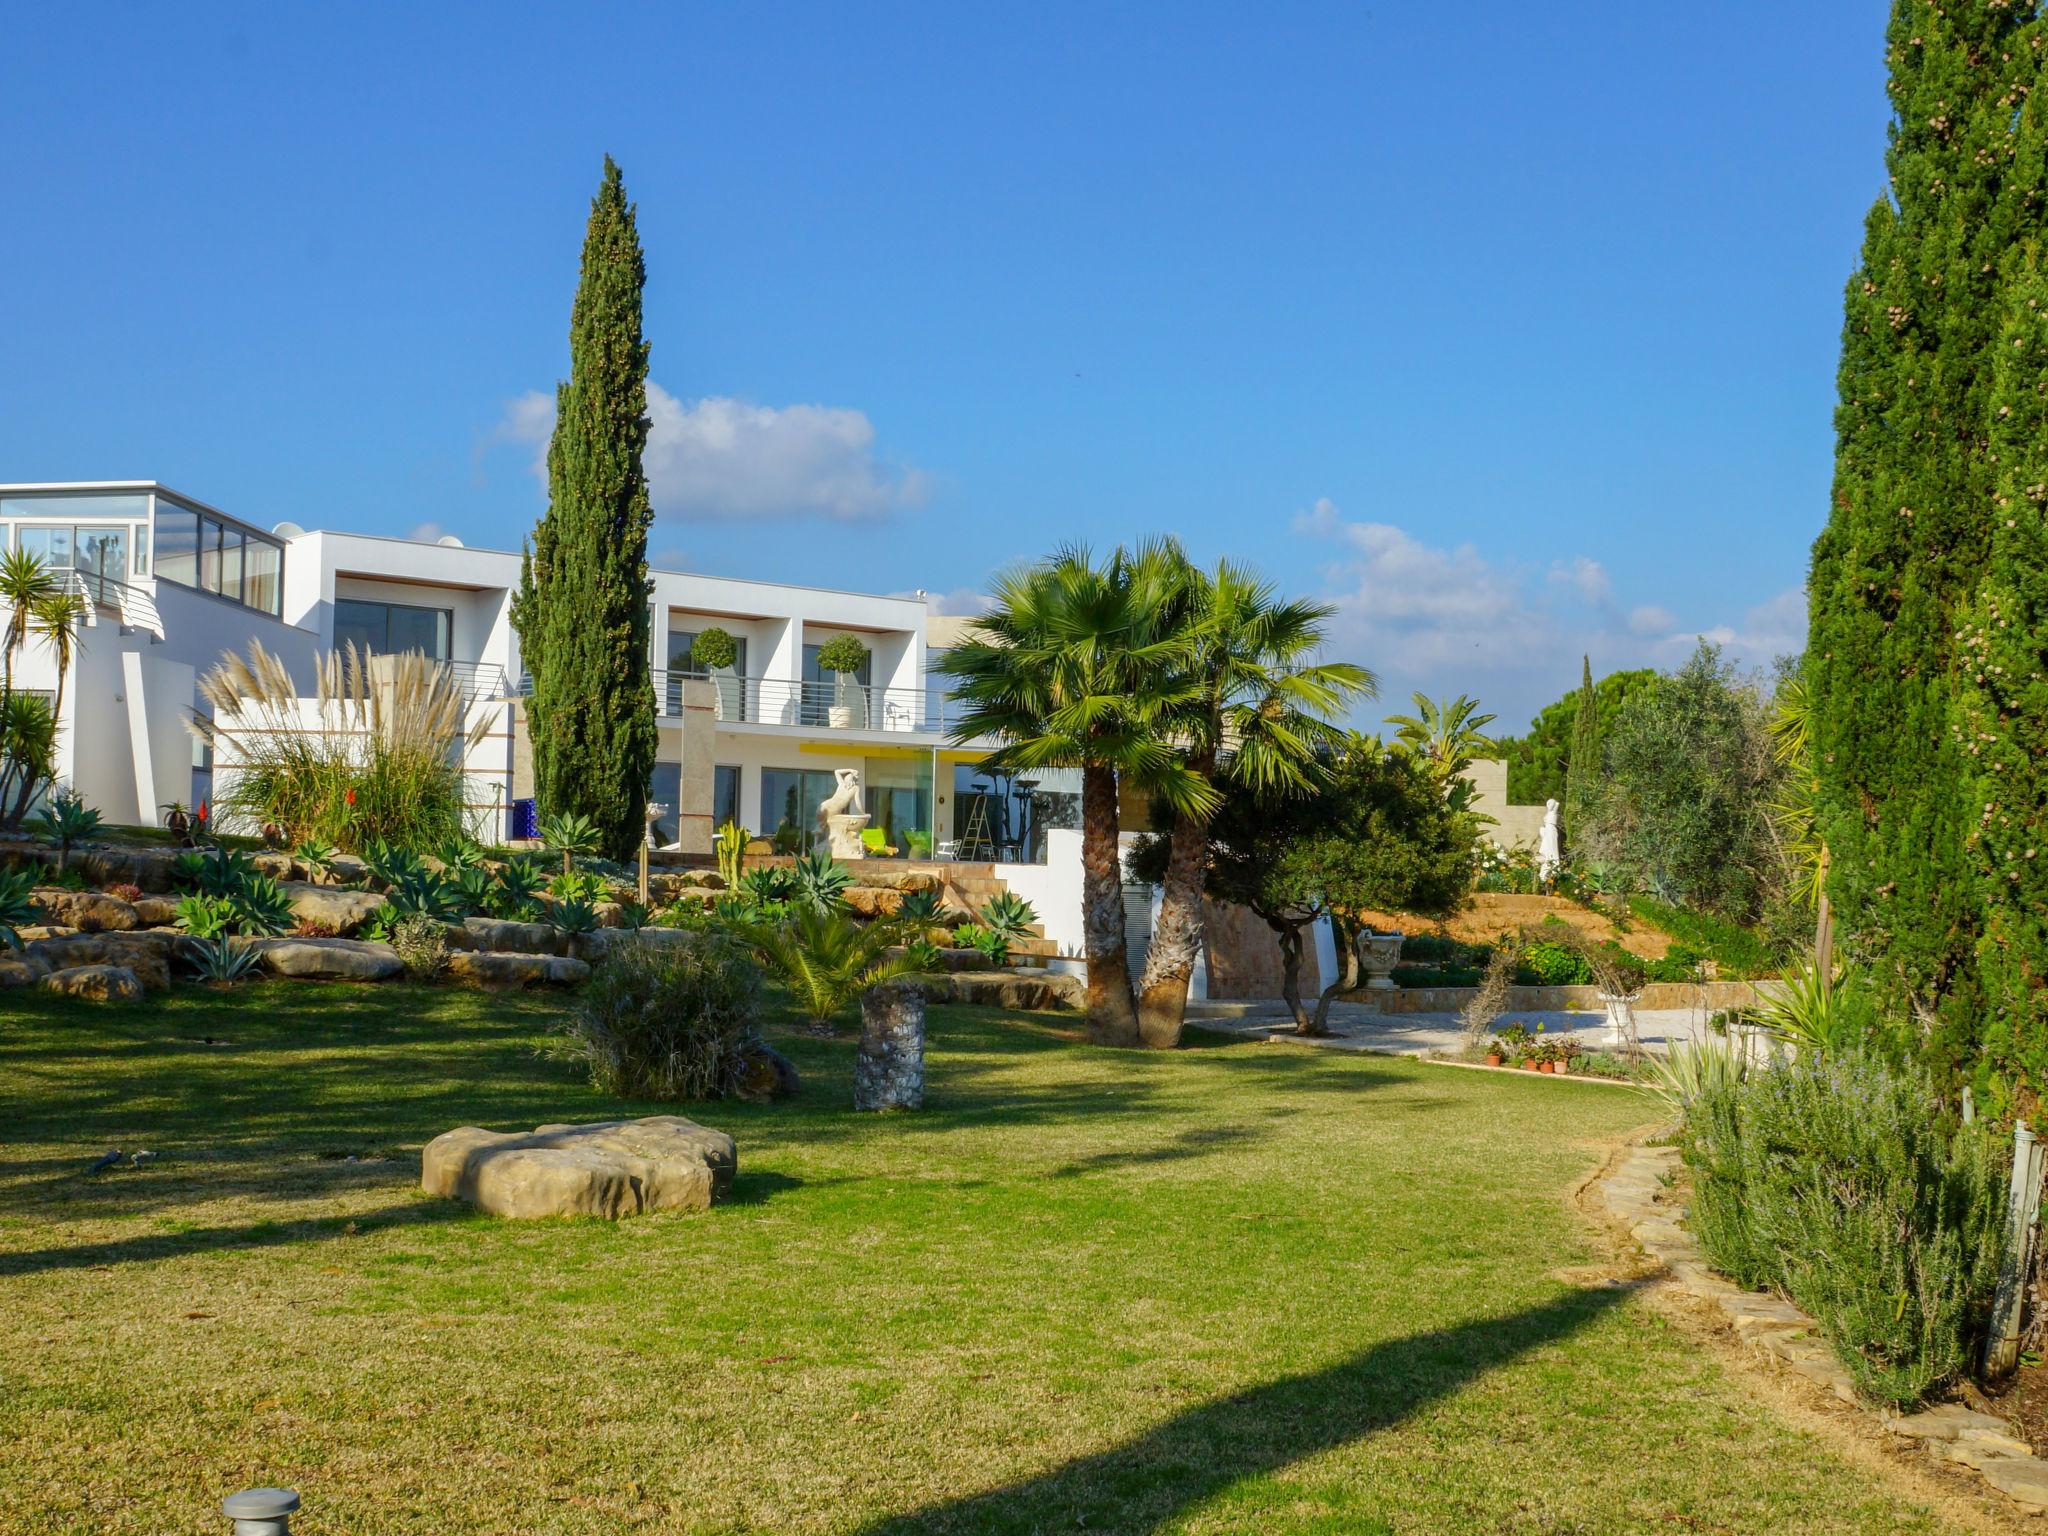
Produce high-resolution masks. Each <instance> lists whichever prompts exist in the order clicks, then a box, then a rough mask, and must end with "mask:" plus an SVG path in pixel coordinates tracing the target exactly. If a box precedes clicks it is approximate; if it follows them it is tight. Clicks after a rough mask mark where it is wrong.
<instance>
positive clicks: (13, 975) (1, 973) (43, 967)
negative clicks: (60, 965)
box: [0, 949, 50, 988]
mask: <svg viewBox="0 0 2048 1536" xmlns="http://www.w3.org/2000/svg"><path fill="white" fill-rule="evenodd" d="M49 974H50V967H49V963H48V962H47V961H43V960H38V959H36V958H35V956H33V955H26V954H19V955H17V954H9V953H8V952H7V951H6V950H4V949H0V988H5V987H32V986H34V985H35V984H36V983H37V982H39V981H41V980H42V979H43V978H44V977H45V976H47V975H49Z"/></svg>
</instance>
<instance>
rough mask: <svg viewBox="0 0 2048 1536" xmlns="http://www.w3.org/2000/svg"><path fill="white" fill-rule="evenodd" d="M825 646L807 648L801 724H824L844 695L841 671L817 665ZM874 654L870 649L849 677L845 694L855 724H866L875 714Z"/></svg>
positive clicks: (799, 717)
mask: <svg viewBox="0 0 2048 1536" xmlns="http://www.w3.org/2000/svg"><path fill="white" fill-rule="evenodd" d="M822 649H823V647H822V646H816V645H807V646H805V647H804V686H803V699H802V701H801V707H800V708H799V710H798V712H797V721H798V723H799V724H801V725H823V724H825V723H826V722H827V721H828V720H829V719H830V718H831V716H830V715H829V713H828V711H829V710H830V709H831V708H832V706H833V704H835V703H837V702H838V700H839V699H840V697H841V691H840V686H839V674H838V673H837V672H827V671H826V670H825V669H824V668H823V667H821V666H819V665H818V652H819V651H820V650H822ZM874 670H875V653H874V652H873V651H869V652H868V653H867V655H865V656H863V657H862V658H861V663H860V670H859V671H858V672H855V673H852V674H850V675H849V676H848V677H847V680H846V688H845V692H844V697H845V699H846V702H847V703H848V704H849V705H851V706H852V708H853V723H854V724H855V725H856V726H859V727H866V726H867V725H868V724H869V723H870V720H871V717H872V716H873V713H874V712H873V711H872V710H870V709H869V708H868V690H869V684H870V683H871V682H872V681H873V675H874Z"/></svg>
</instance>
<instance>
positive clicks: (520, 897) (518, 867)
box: [490, 859, 542, 921]
mask: <svg viewBox="0 0 2048 1536" xmlns="http://www.w3.org/2000/svg"><path fill="white" fill-rule="evenodd" d="M541 890H542V881H541V878H540V873H539V871H537V870H536V869H535V868H534V867H533V866H532V865H531V864H529V863H528V862H527V861H526V860H524V859H512V860H509V861H507V862H506V863H505V864H503V865H501V866H499V869H498V874H497V878H496V880H494V881H493V882H492V889H491V900H490V909H491V913H492V915H493V916H496V917H505V918H512V919H514V920H517V921H530V920H531V919H532V918H534V917H535V916H537V915H538V914H539V911H540V893H541Z"/></svg>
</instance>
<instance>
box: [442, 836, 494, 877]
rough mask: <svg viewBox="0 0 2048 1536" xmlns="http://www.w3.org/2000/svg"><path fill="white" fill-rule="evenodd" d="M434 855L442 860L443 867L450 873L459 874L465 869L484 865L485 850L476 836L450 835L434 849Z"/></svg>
mask: <svg viewBox="0 0 2048 1536" xmlns="http://www.w3.org/2000/svg"><path fill="white" fill-rule="evenodd" d="M434 857H435V858H437V859H439V860H440V861H441V867H442V869H443V870H444V871H445V872H446V873H448V874H451V875H453V874H459V873H461V872H462V871H463V870H465V869H480V868H482V867H483V862H484V851H483V849H482V848H480V847H478V846H477V844H476V840H475V839H474V838H468V837H450V838H446V839H444V840H443V841H442V842H441V843H439V844H438V845H437V846H436V847H435V849H434Z"/></svg>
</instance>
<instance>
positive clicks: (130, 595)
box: [56, 570, 164, 640]
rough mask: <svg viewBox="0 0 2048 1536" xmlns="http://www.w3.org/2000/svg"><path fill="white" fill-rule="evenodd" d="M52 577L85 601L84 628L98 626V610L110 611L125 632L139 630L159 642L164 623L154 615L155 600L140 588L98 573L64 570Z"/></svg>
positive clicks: (162, 635)
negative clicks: (86, 605) (87, 609)
mask: <svg viewBox="0 0 2048 1536" xmlns="http://www.w3.org/2000/svg"><path fill="white" fill-rule="evenodd" d="M56 574H57V576H58V579H59V582H60V584H61V585H62V587H63V589H64V590H65V591H67V592H73V593H76V594H77V595H78V596H80V597H82V598H84V599H85V600H86V603H87V604H88V605H89V609H90V616H89V617H88V618H87V619H86V622H87V623H88V624H95V623H98V622H99V620H98V615H99V612H100V610H102V609H111V610H112V611H113V613H114V615H115V617H116V618H117V619H118V620H119V622H120V623H121V624H122V625H123V626H125V627H126V628H128V629H139V630H142V631H144V632H145V633H147V634H151V635H154V636H155V637H156V638H157V639H159V640H161V639H163V637H164V621H163V618H162V616H161V615H160V614H158V612H157V611H156V600H155V599H154V598H152V597H151V596H150V595H149V594H148V593H147V592H145V591H144V590H143V589H142V588H141V587H136V586H131V585H129V584H128V583H127V582H125V581H117V580H115V579H114V578H113V577H111V576H103V575H101V574H100V573H99V572H98V571H80V570H67V571H60V572H57V573H56Z"/></svg>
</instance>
